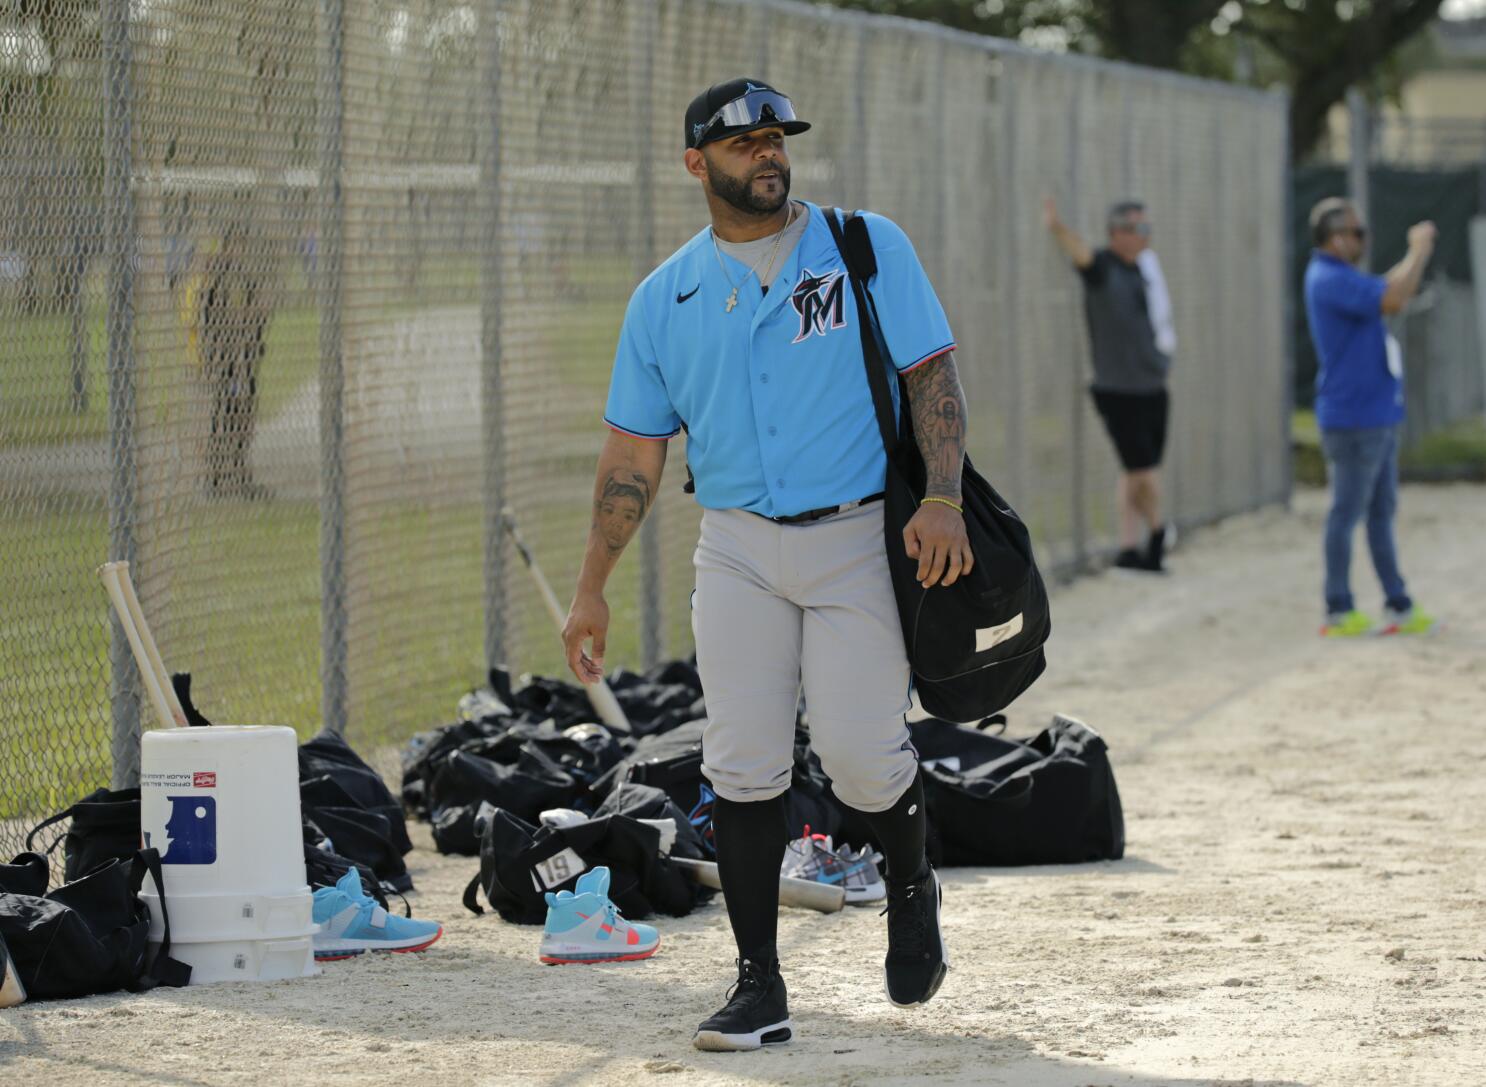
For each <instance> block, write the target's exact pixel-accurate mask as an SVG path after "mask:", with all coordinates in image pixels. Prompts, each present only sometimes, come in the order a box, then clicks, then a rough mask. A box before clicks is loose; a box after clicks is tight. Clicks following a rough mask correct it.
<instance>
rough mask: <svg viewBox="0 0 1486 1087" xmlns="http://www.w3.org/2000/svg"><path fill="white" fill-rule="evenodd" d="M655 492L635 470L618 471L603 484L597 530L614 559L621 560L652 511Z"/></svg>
mask: <svg viewBox="0 0 1486 1087" xmlns="http://www.w3.org/2000/svg"><path fill="white" fill-rule="evenodd" d="M652 493H653V488H652V487H651V484H650V480H649V478H648V477H646V475H645V474H644V473H643V472H637V471H635V470H634V469H633V468H616V469H614V470H613V471H612V472H610V473H609V474H608V475H607V476H605V477H604V479H603V480H602V481H601V482H600V484H599V493H598V497H597V498H596V499H594V503H593V527H594V530H595V532H596V534H597V535H598V537H599V538H600V539H602V540H603V541H604V546H605V547H607V548H608V550H609V554H610V555H611V556H613V557H615V558H617V557H618V556H619V553H620V552H621V551H623V550H624V546H625V544H627V543H629V542H630V540H631V538H633V536H634V534H635V530H636V529H638V528H639V527H640V522H641V521H643V520H644V519H645V514H646V513H648V512H649V511H650V503H651V495H652Z"/></svg>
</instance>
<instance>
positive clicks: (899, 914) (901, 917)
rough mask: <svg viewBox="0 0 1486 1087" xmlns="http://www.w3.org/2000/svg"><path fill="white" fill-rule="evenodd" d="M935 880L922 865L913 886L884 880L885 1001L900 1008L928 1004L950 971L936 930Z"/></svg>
mask: <svg viewBox="0 0 1486 1087" xmlns="http://www.w3.org/2000/svg"><path fill="white" fill-rule="evenodd" d="M941 898H942V895H941V894H940V891H939V877H938V876H937V875H936V874H935V873H934V869H932V868H930V867H929V866H928V864H925V865H924V867H923V869H922V874H921V875H920V876H919V877H918V878H917V879H914V880H909V881H907V882H903V883H899V882H898V881H896V880H894V879H893V877H892V875H891V873H890V874H889V875H888V879H887V906H886V908H884V909H883V911H882V912H883V913H885V914H887V958H886V959H885V960H884V961H883V964H882V972H883V977H884V987H885V988H886V989H887V998H888V999H889V1000H891V1001H892V1002H893V1003H894V1004H896V1005H897V1006H898V1007H900V1008H909V1007H912V1006H913V1005H914V1004H927V1003H928V1002H929V999H930V998H931V997H933V995H934V994H935V993H937V992H938V991H939V986H940V985H941V984H943V982H944V975H945V973H946V972H947V971H948V970H949V953H948V952H947V951H945V949H944V934H943V933H942V932H940V930H939V904H940V900H941Z"/></svg>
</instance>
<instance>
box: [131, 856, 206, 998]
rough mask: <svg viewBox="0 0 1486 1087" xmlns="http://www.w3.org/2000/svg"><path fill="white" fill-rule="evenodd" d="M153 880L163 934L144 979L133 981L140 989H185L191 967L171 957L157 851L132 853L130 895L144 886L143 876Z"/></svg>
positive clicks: (168, 920) (166, 907) (168, 923)
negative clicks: (161, 986) (164, 987)
mask: <svg viewBox="0 0 1486 1087" xmlns="http://www.w3.org/2000/svg"><path fill="white" fill-rule="evenodd" d="M146 873H149V875H150V878H152V879H153V880H154V881H155V894H156V895H158V896H159V897H158V898H157V899H156V901H157V902H159V903H160V926H161V928H163V929H164V930H165V931H164V934H163V936H162V937H161V940H160V947H159V948H158V949H157V950H156V951H155V953H154V958H153V959H152V960H151V961H150V963H149V966H148V968H147V969H146V971H145V974H144V977H142V978H139V979H138V980H137V982H136V984H137V985H138V988H139V989H140V990H144V989H152V988H154V987H155V986H156V985H164V986H167V987H169V988H172V989H184V988H185V987H186V986H187V985H189V984H190V983H191V967H190V966H189V965H188V964H186V963H183V962H181V961H180V960H179V959H173V958H171V956H170V909H169V907H168V906H166V904H165V874H164V873H163V872H162V871H161V870H160V851H159V850H158V849H141V850H139V852H137V853H135V854H134V863H133V865H132V867H131V868H130V870H129V893H130V894H131V895H138V894H139V889H140V887H142V886H143V885H144V877H145V874H146Z"/></svg>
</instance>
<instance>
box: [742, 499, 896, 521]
mask: <svg viewBox="0 0 1486 1087" xmlns="http://www.w3.org/2000/svg"><path fill="white" fill-rule="evenodd" d="M881 499H882V492H881V491H878V492H877V493H876V494H869V495H868V496H867V497H866V498H858V499H857V500H856V501H855V502H843V503H841V505H839V506H822V507H821V508H820V509H818V510H806V511H805V512H804V513H792V514H790V515H789V516H788V517H770V518H769V520H770V521H773V522H774V523H775V524H777V525H804V524H808V523H810V522H811V521H821V520H824V519H825V518H827V517H834V516H836V514H838V513H845V512H846V511H847V510H854V509H856V508H857V507H858V506H865V505H866V504H867V503H868V502H877V501H880V500H881ZM759 516H760V517H762V516H763V514H759Z"/></svg>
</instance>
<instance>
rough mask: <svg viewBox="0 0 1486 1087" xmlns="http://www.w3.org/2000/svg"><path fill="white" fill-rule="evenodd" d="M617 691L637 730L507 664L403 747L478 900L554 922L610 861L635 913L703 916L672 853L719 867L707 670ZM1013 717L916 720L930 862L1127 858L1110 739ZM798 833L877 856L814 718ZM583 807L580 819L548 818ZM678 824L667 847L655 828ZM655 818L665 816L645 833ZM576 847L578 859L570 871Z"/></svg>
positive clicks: (679, 671) (616, 683)
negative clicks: (474, 870) (1019, 723)
mask: <svg viewBox="0 0 1486 1087" xmlns="http://www.w3.org/2000/svg"><path fill="white" fill-rule="evenodd" d="M610 685H611V687H612V688H613V691H614V695H615V697H616V698H617V700H618V702H619V704H620V707H621V708H622V709H623V710H624V713H625V716H626V717H627V718H628V719H629V730H628V731H627V732H625V731H622V730H621V729H618V728H616V727H614V726H612V725H601V724H596V723H595V722H594V718H595V714H594V711H593V708H592V706H591V705H590V704H589V701H588V699H587V697H586V695H585V693H584V691H583V690H582V689H581V688H579V687H577V686H575V685H572V684H567V683H562V682H558V681H556V680H551V679H542V678H537V679H533V680H531V681H529V682H528V683H527V684H526V685H525V686H523V687H521V688H520V689H519V690H518V689H516V688H515V687H514V686H513V684H512V682H511V678H510V676H509V675H508V674H507V673H506V672H505V671H504V670H501V669H496V670H493V671H492V672H491V674H490V683H489V686H488V687H487V688H484V689H481V690H478V691H474V692H471V693H470V694H469V695H466V696H465V698H463V699H462V700H461V701H460V703H459V706H458V711H457V715H458V718H459V720H458V721H456V722H455V723H454V724H450V725H446V726H444V727H442V728H438V729H434V730H432V731H429V732H424V733H420V734H419V735H417V736H415V737H414V738H413V739H412V741H411V742H410V743H409V744H408V745H407V747H406V748H405V749H404V751H403V757H402V762H403V781H402V800H403V806H404V808H405V809H406V810H407V811H408V813H409V814H410V815H412V816H416V817H419V818H422V819H426V820H427V821H428V822H429V823H430V824H431V826H432V832H433V838H434V842H435V844H436V845H437V847H438V849H439V850H440V852H444V853H456V854H465V855H476V854H478V855H479V857H480V872H479V875H478V876H477V877H476V878H475V879H474V880H473V881H472V882H471V884H470V886H469V888H468V889H467V891H466V894H465V904H466V905H467V906H468V907H469V908H471V909H473V910H475V911H476V912H479V911H480V907H479V905H478V901H477V899H478V895H479V892H480V891H483V892H484V894H485V897H486V899H487V900H488V901H489V903H490V905H491V906H492V907H493V908H494V909H495V910H496V911H497V912H498V913H499V914H500V915H501V916H502V917H504V918H505V919H506V920H508V921H514V922H519V923H524V924H540V923H541V922H542V920H543V918H544V917H545V915H546V909H547V907H546V903H545V901H544V895H545V894H546V893H548V892H551V891H556V890H559V889H560V888H563V887H571V886H572V884H573V881H574V880H576V878H577V875H578V874H579V873H581V872H582V871H584V870H586V869H589V868H594V867H598V866H605V867H607V868H608V869H609V871H610V873H611V886H610V892H609V893H610V896H611V897H612V899H613V900H614V902H615V903H616V904H617V905H618V906H619V908H620V909H621V910H622V911H623V912H624V913H625V914H626V915H627V916H629V917H646V916H650V915H651V914H653V913H657V912H658V913H666V914H671V915H674V916H679V915H682V914H685V913H687V912H689V911H690V910H691V909H692V908H693V907H694V906H695V904H696V903H697V901H698V900H699V895H701V894H702V892H701V891H700V890H699V889H698V888H697V887H696V885H695V884H693V883H691V882H690V881H689V880H688V879H687V878H685V877H684V876H683V874H682V872H681V871H679V869H678V866H674V865H672V864H670V863H669V862H668V860H667V857H666V855H665V853H666V852H669V853H670V854H671V855H674V856H677V857H686V858H693V859H711V858H712V857H713V855H714V852H713V846H712V837H711V804H712V799H713V797H712V791H711V789H710V788H709V786H708V783H707V780H706V778H705V777H704V776H703V775H702V729H703V726H704V724H705V717H706V710H705V704H704V701H703V696H702V687H701V681H700V679H699V678H698V676H697V671H696V666H695V664H694V662H689V661H672V662H669V663H666V664H662V665H659V666H657V667H655V668H653V669H651V670H650V671H648V672H646V673H643V674H638V673H633V672H626V671H619V672H617V673H616V674H615V675H614V676H613V677H612V679H611V681H610ZM1005 724H1006V720H1005V718H1004V717H1003V716H1000V715H997V716H996V717H993V718H989V719H987V720H985V721H982V722H980V723H979V724H978V725H976V726H966V725H956V724H951V723H949V722H946V721H939V720H934V719H926V720H921V721H917V722H913V723H912V724H911V725H910V728H911V731H912V736H913V743H914V746H915V747H916V748H917V750H918V753H919V757H920V759H921V760H922V766H923V772H924V787H925V797H926V800H927V804H928V817H929V852H930V859H931V860H932V861H933V862H934V863H935V864H936V865H1020V864H1059V863H1076V862H1080V861H1091V860H1104V859H1113V858H1118V857H1120V856H1122V855H1123V854H1124V844H1125V843H1124V838H1125V835H1124V818H1123V814H1122V812H1121V808H1120V799H1119V792H1118V790H1117V788H1116V786H1115V780H1114V772H1113V770H1112V769H1111V767H1110V762H1109V755H1108V750H1107V748H1106V746H1105V744H1104V741H1103V740H1102V739H1101V738H1100V737H1099V736H1098V735H1097V734H1096V733H1095V732H1094V731H1093V730H1092V729H1091V728H1089V727H1088V726H1087V725H1085V724H1083V723H1082V722H1080V721H1076V720H1074V719H1072V718H1069V717H1063V716H1056V717H1054V719H1053V721H1052V723H1051V724H1050V725H1049V726H1048V727H1047V728H1045V729H1043V730H1042V731H1041V732H1039V733H1038V734H1037V735H1035V736H1033V737H1031V738H1029V739H1026V740H1013V739H1009V738H1007V737H1006V736H1004V735H1002V734H1001V733H1002V732H1004V729H1005ZM787 808H788V818H789V826H790V831H791V834H794V835H798V834H800V833H801V832H802V829H803V828H804V827H805V826H807V825H808V826H809V827H811V828H812V829H813V831H814V832H816V833H818V834H822V835H828V836H830V837H832V838H834V840H835V841H842V840H850V841H853V842H858V843H863V844H865V845H868V846H872V845H875V844H876V843H875V842H874V841H873V838H872V834H871V831H870V829H869V828H868V826H867V825H866V823H865V822H864V821H863V820H861V819H860V818H859V817H857V815H856V813H855V812H854V811H853V810H852V809H851V808H849V807H847V806H846V805H844V804H842V803H840V802H839V801H838V800H837V799H836V797H835V795H834V793H833V792H832V791H831V784H830V780H829V778H827V777H826V775H825V773H824V772H823V771H822V770H821V766H820V760H819V759H818V758H817V757H816V756H815V754H814V753H813V752H812V751H811V750H810V734H809V715H808V707H805V708H802V712H801V713H800V715H799V718H798V719H797V722H796V727H795V752H794V768H793V776H792V781H791V787H790V790H789V793H788V795H787ZM552 809H575V810H577V811H579V812H581V813H584V814H585V815H586V816H588V818H587V819H586V820H585V821H583V822H581V823H576V824H573V823H569V824H568V825H546V823H544V821H543V819H542V813H543V812H550V811H551V810H552ZM666 819H670V820H672V821H673V822H674V823H675V825H676V826H677V827H678V834H677V836H676V840H675V842H674V844H672V845H671V847H670V849H669V850H668V851H662V850H661V849H660V847H659V845H660V842H659V834H660V832H659V831H658V830H657V829H656V828H655V827H654V826H652V825H651V822H654V821H658V820H666ZM647 820H648V821H651V822H647ZM570 851H571V854H576V859H577V861H578V862H579V863H562V861H563V858H565V857H569V856H570Z"/></svg>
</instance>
